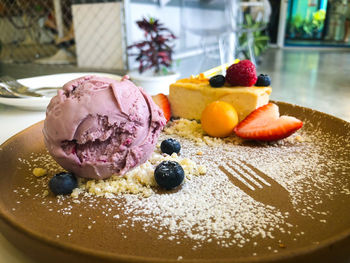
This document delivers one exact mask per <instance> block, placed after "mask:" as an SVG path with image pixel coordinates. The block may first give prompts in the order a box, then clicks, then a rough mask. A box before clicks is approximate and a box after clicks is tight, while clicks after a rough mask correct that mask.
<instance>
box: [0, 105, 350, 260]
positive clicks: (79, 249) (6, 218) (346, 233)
mask: <svg viewBox="0 0 350 263" xmlns="http://www.w3.org/2000/svg"><path fill="white" fill-rule="evenodd" d="M271 102H274V103H277V104H278V105H284V106H287V107H298V108H301V109H302V110H306V111H311V112H313V113H316V114H322V115H324V116H325V118H327V119H333V120H335V121H338V122H341V123H342V124H343V125H344V126H349V128H350V122H347V121H346V120H343V119H340V118H338V117H335V116H333V115H330V114H327V113H324V112H321V111H317V110H313V109H310V108H306V107H302V106H299V105H296V104H291V103H286V102H279V101H271ZM42 124H43V121H40V122H37V123H35V124H33V125H31V126H29V127H28V128H26V129H24V130H22V131H20V132H19V133H17V134H15V135H13V136H12V137H10V138H9V139H7V140H6V141H5V142H3V143H2V144H1V145H0V150H3V148H6V146H7V145H8V144H10V143H11V142H12V141H13V140H16V139H17V138H19V137H20V136H22V135H23V134H25V133H27V132H30V131H31V130H32V129H33V128H35V127H37V126H40V125H42ZM4 208H5V205H4V204H3V203H0V220H2V221H3V223H5V224H6V225H7V226H9V227H10V228H13V229H14V230H16V231H20V232H21V233H22V234H24V235H26V236H27V237H29V238H32V239H33V240H36V241H38V242H43V243H45V245H48V246H50V247H52V248H54V249H59V250H62V251H65V252H67V253H76V254H79V255H85V256H93V257H95V258H99V259H101V260H108V261H111V260H112V261H113V262H114V261H116V262H119V260H121V261H122V262H153V263H156V262H164V261H166V262H178V261H177V260H176V259H174V260H170V259H167V260H164V259H161V258H152V257H141V256H133V255H123V254H116V253H112V252H102V251H98V250H94V249H90V248H86V247H83V246H79V245H74V244H68V243H67V242H61V241H59V240H53V239H50V238H48V237H45V236H44V235H42V234H40V233H39V232H35V231H32V230H31V229H29V228H28V227H26V226H25V225H22V224H20V223H18V222H17V221H16V220H15V219H13V218H12V217H11V216H10V213H9V212H7V211H5V210H4ZM0 227H1V224H0ZM0 230H1V228H0ZM4 236H5V237H6V238H7V236H6V235H4ZM349 238H350V226H349V227H348V228H347V229H345V230H343V231H342V232H341V233H339V234H338V235H336V236H332V237H329V238H327V239H325V240H323V241H321V242H320V243H318V244H311V245H308V246H305V247H300V248H296V249H292V250H288V251H283V252H280V253H278V254H271V255H263V256H259V257H254V256H248V257H241V258H227V259H218V260H217V261H216V262H232V263H240V262H241V263H245V262H274V261H275V260H277V259H289V258H292V257H293V256H295V255H298V256H301V255H306V254H311V253H313V252H315V251H318V250H320V249H325V248H327V247H330V246H332V245H334V244H336V243H338V242H342V241H344V240H347V239H349ZM14 245H15V246H16V244H14ZM182 262H211V259H207V260H203V259H198V260H197V259H192V260H189V259H183V260H182Z"/></svg>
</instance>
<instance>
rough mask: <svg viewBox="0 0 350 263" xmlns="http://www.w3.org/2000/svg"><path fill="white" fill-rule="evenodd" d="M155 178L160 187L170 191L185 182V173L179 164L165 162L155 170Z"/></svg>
mask: <svg viewBox="0 0 350 263" xmlns="http://www.w3.org/2000/svg"><path fill="white" fill-rule="evenodd" d="M154 178H155V179H156V182H157V184H158V185H159V186H160V187H162V188H165V189H167V190H170V189H173V188H175V187H177V186H179V185H180V184H181V183H182V182H183V180H184V178H185V172H184V169H182V167H181V165H180V164H179V163H178V162H174V161H164V162H161V163H160V164H159V165H158V166H157V167H156V169H155V170H154Z"/></svg>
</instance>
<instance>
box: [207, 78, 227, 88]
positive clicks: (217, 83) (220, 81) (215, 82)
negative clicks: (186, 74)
mask: <svg viewBox="0 0 350 263" xmlns="http://www.w3.org/2000/svg"><path fill="white" fill-rule="evenodd" d="M209 83H210V86H212V87H216V88H218V87H222V86H224V84H225V77H224V76H223V75H216V76H214V77H211V78H210V79H209Z"/></svg>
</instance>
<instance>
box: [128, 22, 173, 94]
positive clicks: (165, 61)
mask: <svg viewBox="0 0 350 263" xmlns="http://www.w3.org/2000/svg"><path fill="white" fill-rule="evenodd" d="M136 23H137V25H138V27H139V28H140V29H141V30H143V31H144V37H145V39H144V40H142V41H139V42H136V43H135V44H133V45H130V46H128V49H129V50H130V51H129V56H135V57H136V61H137V62H138V64H139V66H138V69H137V70H132V71H130V72H129V73H128V74H129V76H130V78H131V79H132V80H133V81H134V82H135V83H136V84H137V85H140V86H141V87H142V88H143V89H144V90H145V91H146V92H148V93H149V94H151V95H154V94H158V93H165V94H167V93H168V92H169V85H170V84H171V83H173V82H175V81H176V79H177V78H178V77H179V74H178V73H175V72H173V71H171V70H170V68H171V66H172V62H173V60H172V55H173V52H174V51H173V48H174V46H173V40H174V39H175V38H176V37H175V35H174V34H173V33H172V32H171V31H170V30H169V29H168V28H166V27H164V26H163V24H162V23H160V22H159V20H158V19H155V18H149V19H146V18H143V19H142V20H139V21H136Z"/></svg>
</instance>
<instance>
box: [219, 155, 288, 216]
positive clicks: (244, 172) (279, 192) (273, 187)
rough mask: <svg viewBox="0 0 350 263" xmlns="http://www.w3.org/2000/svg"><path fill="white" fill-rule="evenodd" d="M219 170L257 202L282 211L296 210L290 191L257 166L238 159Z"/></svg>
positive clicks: (221, 166)
mask: <svg viewBox="0 0 350 263" xmlns="http://www.w3.org/2000/svg"><path fill="white" fill-rule="evenodd" d="M219 169H220V170H221V171H222V172H223V173H224V174H226V175H227V177H228V179H229V180H230V181H231V182H232V183H233V184H234V185H235V186H236V187H238V188H240V189H241V190H242V191H243V192H245V193H246V194H247V195H249V196H250V197H252V198H253V199H255V200H256V201H258V202H260V203H263V204H265V205H271V206H274V207H276V208H280V209H282V210H288V211H290V210H294V209H293V204H292V202H291V198H290V195H289V192H288V190H287V189H285V188H284V187H283V186H282V185H280V184H279V183H278V182H277V181H276V180H274V179H272V178H271V177H270V176H268V175H267V174H265V173H264V172H262V171H260V170H259V169H258V168H256V167H255V166H253V165H251V164H249V163H247V162H245V161H243V160H239V159H236V160H229V163H228V162H227V163H226V164H225V165H220V166H219Z"/></svg>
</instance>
